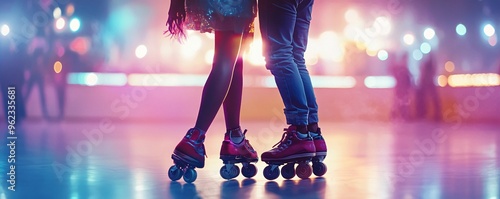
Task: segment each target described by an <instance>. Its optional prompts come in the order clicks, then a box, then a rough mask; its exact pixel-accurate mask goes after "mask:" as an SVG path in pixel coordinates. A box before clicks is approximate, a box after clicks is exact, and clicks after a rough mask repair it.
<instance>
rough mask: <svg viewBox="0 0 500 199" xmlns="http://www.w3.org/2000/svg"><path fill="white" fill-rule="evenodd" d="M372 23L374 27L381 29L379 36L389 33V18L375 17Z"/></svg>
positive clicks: (390, 25) (390, 28) (390, 26)
mask: <svg viewBox="0 0 500 199" xmlns="http://www.w3.org/2000/svg"><path fill="white" fill-rule="evenodd" d="M373 23H374V27H378V28H380V29H381V30H380V32H379V34H381V35H388V34H389V33H391V30H392V24H391V21H390V19H389V18H387V17H377V18H376V19H375V21H374V22H373Z"/></svg>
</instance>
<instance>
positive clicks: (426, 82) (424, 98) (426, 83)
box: [416, 54, 442, 121]
mask: <svg viewBox="0 0 500 199" xmlns="http://www.w3.org/2000/svg"><path fill="white" fill-rule="evenodd" d="M435 77H436V65H435V60H434V55H433V54H429V58H428V59H427V60H426V61H425V62H424V63H423V65H422V66H421V68H420V78H419V81H418V87H417V96H416V99H417V110H416V116H417V118H419V119H427V117H429V113H430V110H432V115H431V116H430V117H431V119H432V120H434V121H440V120H441V119H442V114H441V102H440V98H439V94H438V91H437V88H436V85H435V84H434V79H435Z"/></svg>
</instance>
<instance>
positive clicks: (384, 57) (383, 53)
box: [377, 50, 389, 61]
mask: <svg viewBox="0 0 500 199" xmlns="http://www.w3.org/2000/svg"><path fill="white" fill-rule="evenodd" d="M377 57H378V59H380V60H381V61H385V60H387V58H389V53H387V51H385V50H381V51H378V53H377Z"/></svg>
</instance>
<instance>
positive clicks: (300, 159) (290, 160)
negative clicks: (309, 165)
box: [262, 153, 316, 165]
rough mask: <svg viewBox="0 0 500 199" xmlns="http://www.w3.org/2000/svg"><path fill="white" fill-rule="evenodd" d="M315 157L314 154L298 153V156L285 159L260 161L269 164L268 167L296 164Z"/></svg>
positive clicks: (263, 159)
mask: <svg viewBox="0 0 500 199" xmlns="http://www.w3.org/2000/svg"><path fill="white" fill-rule="evenodd" d="M315 156H316V153H300V154H293V155H289V156H286V157H282V158H272V159H271V158H268V159H265V158H262V161H263V162H265V163H267V164H270V165H282V164H286V163H297V162H304V161H310V160H311V159H312V158H314V157H315Z"/></svg>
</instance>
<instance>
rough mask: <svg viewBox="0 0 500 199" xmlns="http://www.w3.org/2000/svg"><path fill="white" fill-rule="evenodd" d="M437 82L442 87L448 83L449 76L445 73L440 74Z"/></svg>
mask: <svg viewBox="0 0 500 199" xmlns="http://www.w3.org/2000/svg"><path fill="white" fill-rule="evenodd" d="M437 84H438V85H439V86H441V87H445V86H446V85H448V78H447V77H446V76H444V75H439V76H438V78H437Z"/></svg>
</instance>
